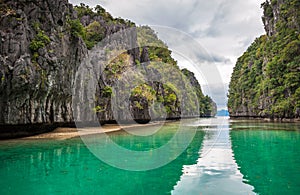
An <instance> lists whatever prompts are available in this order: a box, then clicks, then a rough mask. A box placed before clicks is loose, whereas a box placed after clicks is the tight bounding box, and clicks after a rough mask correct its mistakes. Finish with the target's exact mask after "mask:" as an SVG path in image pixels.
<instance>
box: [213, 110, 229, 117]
mask: <svg viewBox="0 0 300 195" xmlns="http://www.w3.org/2000/svg"><path fill="white" fill-rule="evenodd" d="M216 116H229V112H228V110H224V109H223V110H218V111H217V114H216Z"/></svg>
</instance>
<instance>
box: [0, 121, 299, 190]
mask: <svg viewBox="0 0 300 195" xmlns="http://www.w3.org/2000/svg"><path fill="white" fill-rule="evenodd" d="M151 128H153V129H151ZM155 128H156V129H155ZM112 144H114V145H112ZM114 146H117V147H114ZM97 152H99V153H97ZM131 152H134V153H133V154H132V153H131ZM104 154H105V155H104ZM0 163H1V164H0V194H1V195H5V194H30V195H31V194H109V195H110V194H151V195H152V194H183V195H189V194H191V195H193V194H204V195H205V194H266V195H267V194H284V195H286V194H300V124H299V123H298V124H297V123H270V122H269V123H267V122H260V121H233V120H230V119H228V118H221V117H220V118H210V119H192V120H183V121H180V122H172V123H166V124H165V125H163V126H161V127H159V128H158V127H157V126H153V127H151V126H148V127H147V128H144V127H139V128H134V129H132V130H123V131H118V132H112V133H107V134H102V135H92V136H87V137H84V139H81V138H80V137H79V138H73V139H67V140H50V139H49V140H47V139H36V140H33V139H18V140H5V141H0ZM135 168H136V169H135Z"/></svg>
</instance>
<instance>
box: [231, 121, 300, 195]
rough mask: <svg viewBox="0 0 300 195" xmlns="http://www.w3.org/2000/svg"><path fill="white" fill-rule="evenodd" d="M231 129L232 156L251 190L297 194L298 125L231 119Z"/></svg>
mask: <svg viewBox="0 0 300 195" xmlns="http://www.w3.org/2000/svg"><path fill="white" fill-rule="evenodd" d="M231 128H232V130H231V131H230V137H231V141H232V149H233V151H234V156H235V159H236V161H237V164H238V165H239V167H240V171H241V173H242V174H243V175H244V179H245V181H246V182H247V183H248V184H250V185H253V186H254V187H255V189H254V192H256V193H258V194H300V157H299V155H300V131H299V130H300V124H297V123H261V122H252V123H249V122H248V123H245V122H233V123H232V124H231ZM274 129H275V130H274Z"/></svg>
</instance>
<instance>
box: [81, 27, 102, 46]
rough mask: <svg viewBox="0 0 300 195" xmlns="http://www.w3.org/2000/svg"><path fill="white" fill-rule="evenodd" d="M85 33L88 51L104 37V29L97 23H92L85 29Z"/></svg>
mask: <svg viewBox="0 0 300 195" xmlns="http://www.w3.org/2000/svg"><path fill="white" fill-rule="evenodd" d="M85 31H86V39H85V43H86V46H87V48H88V49H91V48H93V47H94V45H95V44H96V43H98V42H100V41H101V40H102V39H103V38H104V36H105V29H104V28H103V27H102V26H101V25H100V23H99V22H97V21H94V22H92V23H91V24H89V25H88V26H87V27H85Z"/></svg>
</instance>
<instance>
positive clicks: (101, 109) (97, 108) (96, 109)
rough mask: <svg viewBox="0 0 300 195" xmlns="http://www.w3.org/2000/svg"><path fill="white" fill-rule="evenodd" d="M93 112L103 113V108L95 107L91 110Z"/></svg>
mask: <svg viewBox="0 0 300 195" xmlns="http://www.w3.org/2000/svg"><path fill="white" fill-rule="evenodd" d="M93 111H94V112H96V113H99V112H105V108H104V107H102V106H96V107H95V108H93Z"/></svg>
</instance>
